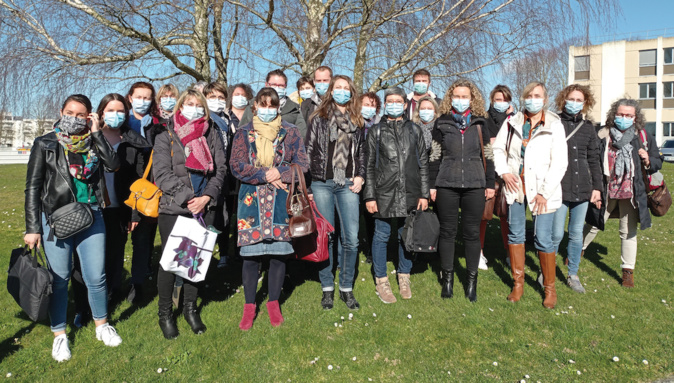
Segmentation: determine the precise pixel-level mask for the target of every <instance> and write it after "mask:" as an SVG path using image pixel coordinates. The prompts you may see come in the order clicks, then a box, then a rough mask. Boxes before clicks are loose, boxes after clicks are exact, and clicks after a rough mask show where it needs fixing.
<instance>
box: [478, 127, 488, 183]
mask: <svg viewBox="0 0 674 383" xmlns="http://www.w3.org/2000/svg"><path fill="white" fill-rule="evenodd" d="M477 135H478V137H479V138H480V152H481V153H482V165H483V166H484V174H487V160H486V159H485V158H484V141H483V139H482V125H480V124H478V125H477Z"/></svg>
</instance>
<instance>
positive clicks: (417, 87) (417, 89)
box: [414, 82, 428, 94]
mask: <svg viewBox="0 0 674 383" xmlns="http://www.w3.org/2000/svg"><path fill="white" fill-rule="evenodd" d="M427 92H428V83H426V82H415V83H414V93H416V94H426V93H427Z"/></svg>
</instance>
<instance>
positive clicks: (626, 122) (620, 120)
mask: <svg viewBox="0 0 674 383" xmlns="http://www.w3.org/2000/svg"><path fill="white" fill-rule="evenodd" d="M614 121H615V127H616V128H618V130H620V131H621V132H624V131H626V130H627V129H629V128H631V127H632V125H634V118H632V117H621V116H618V117H616V118H615V120H614Z"/></svg>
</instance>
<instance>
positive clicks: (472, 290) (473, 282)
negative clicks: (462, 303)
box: [466, 271, 477, 302]
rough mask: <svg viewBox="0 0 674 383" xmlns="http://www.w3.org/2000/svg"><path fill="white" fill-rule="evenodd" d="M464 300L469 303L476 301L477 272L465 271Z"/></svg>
mask: <svg viewBox="0 0 674 383" xmlns="http://www.w3.org/2000/svg"><path fill="white" fill-rule="evenodd" d="M466 276H467V277H468V280H467V281H466V298H468V299H469V300H470V301H471V302H475V301H477V271H467V272H466Z"/></svg>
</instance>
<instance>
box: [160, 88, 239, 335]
mask: <svg viewBox="0 0 674 383" xmlns="http://www.w3.org/2000/svg"><path fill="white" fill-rule="evenodd" d="M209 117H210V116H209V111H208V107H207V102H206V99H205V98H204V96H203V94H202V93H201V92H198V91H196V90H187V91H185V92H184V93H183V94H182V95H181V96H180V98H179V99H178V102H177V103H176V108H175V113H174V114H173V116H172V117H171V119H170V120H169V121H168V122H167V123H166V125H163V126H162V125H157V126H156V127H155V129H157V130H158V131H157V132H156V140H155V145H154V159H153V162H154V164H153V166H152V173H153V175H154V179H155V183H156V184H157V186H158V187H159V188H160V189H161V190H162V192H163V194H162V197H161V201H160V203H159V235H160V236H161V242H162V248H163V247H164V246H165V244H166V241H167V240H168V237H169V235H170V234H171V230H173V225H174V224H175V222H176V220H177V219H178V216H179V215H182V216H185V217H190V218H191V217H193V216H195V215H199V214H201V215H203V219H204V221H205V223H206V225H210V224H212V222H213V219H214V216H215V206H216V202H217V200H218V198H219V197H220V193H221V191H222V185H223V182H224V179H225V175H226V174H227V166H226V163H227V161H226V157H225V156H226V155H225V149H224V147H223V146H222V140H221V139H220V133H219V132H218V131H217V127H215V125H214V124H213V121H212V120H211V119H210V118H209ZM162 250H163V249H162ZM174 281H175V274H172V273H169V272H167V271H165V270H164V269H163V268H162V267H161V265H160V266H159V270H158V272H157V292H158V295H159V327H160V328H161V330H162V333H163V334H164V337H165V338H166V339H173V338H175V337H177V336H178V328H177V327H176V323H175V318H174V317H173V309H172V302H171V294H172V293H173V284H174ZM183 292H184V298H183V299H184V302H183V315H184V316H185V320H186V321H187V323H188V324H189V325H190V327H191V328H192V331H193V332H194V333H195V334H201V333H203V332H204V331H206V326H205V325H204V324H203V322H202V321H201V317H200V316H199V313H198V312H197V293H198V288H197V285H196V284H195V283H193V282H190V281H188V280H187V279H185V280H184V285H183Z"/></svg>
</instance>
